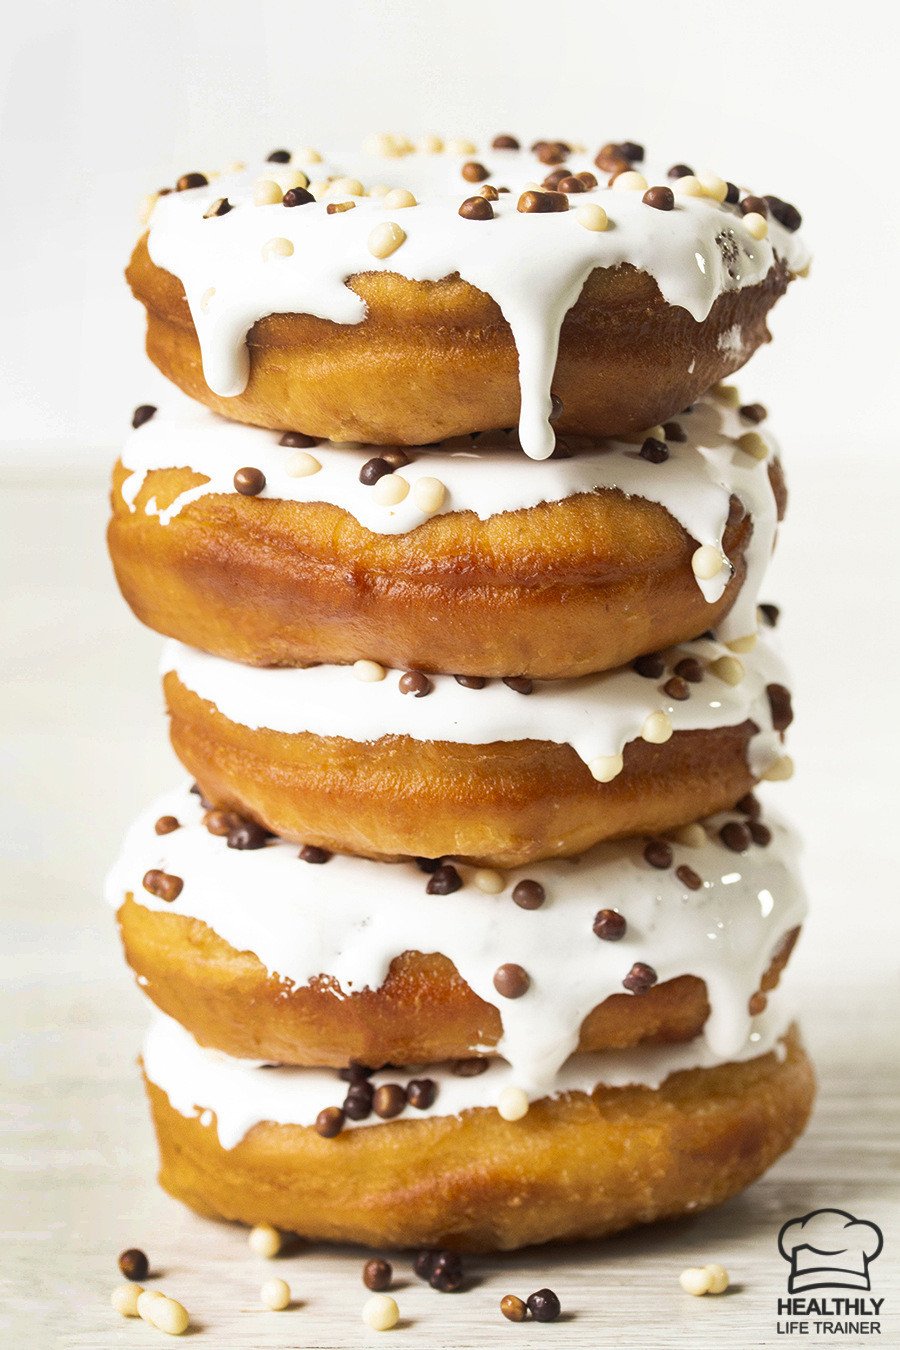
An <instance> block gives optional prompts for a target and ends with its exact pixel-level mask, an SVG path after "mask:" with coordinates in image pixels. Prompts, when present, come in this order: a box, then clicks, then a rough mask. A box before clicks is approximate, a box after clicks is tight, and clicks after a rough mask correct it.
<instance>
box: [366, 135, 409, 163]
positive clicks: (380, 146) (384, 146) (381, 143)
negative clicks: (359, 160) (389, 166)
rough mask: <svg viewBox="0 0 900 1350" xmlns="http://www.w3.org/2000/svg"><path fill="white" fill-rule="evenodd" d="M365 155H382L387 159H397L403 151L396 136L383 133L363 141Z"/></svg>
mask: <svg viewBox="0 0 900 1350" xmlns="http://www.w3.org/2000/svg"><path fill="white" fill-rule="evenodd" d="M363 154H365V155H381V156H382V157H383V158H385V159H396V158H397V157H398V156H399V155H402V154H403V151H402V150H401V148H400V146H399V144H398V143H397V137H396V136H391V135H389V133H388V132H386V131H382V132H380V133H377V134H375V135H373V136H367V137H366V139H365V140H364V141H363Z"/></svg>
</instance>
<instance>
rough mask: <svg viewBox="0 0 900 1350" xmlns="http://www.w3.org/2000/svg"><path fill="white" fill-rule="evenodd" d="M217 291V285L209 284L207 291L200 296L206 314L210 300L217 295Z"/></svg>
mask: <svg viewBox="0 0 900 1350" xmlns="http://www.w3.org/2000/svg"><path fill="white" fill-rule="evenodd" d="M215 293H216V288H215V286H207V288H206V290H205V291H204V292H203V294H202V295H201V297H200V308H201V309H202V310H203V312H204V314H205V313H206V311H207V310H208V309H209V302H210V300H211V299H212V298H213V296H214V295H215Z"/></svg>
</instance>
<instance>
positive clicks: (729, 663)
mask: <svg viewBox="0 0 900 1350" xmlns="http://www.w3.org/2000/svg"><path fill="white" fill-rule="evenodd" d="M709 668H710V670H711V671H712V673H713V675H718V677H719V679H720V680H722V681H723V682H724V683H725V684H731V685H735V684H740V682H741V680H742V679H743V678H744V667H743V664H742V663H741V662H740V661H739V660H738V659H737V657H736V656H720V657H718V658H717V659H716V660H715V661H710V663H709Z"/></svg>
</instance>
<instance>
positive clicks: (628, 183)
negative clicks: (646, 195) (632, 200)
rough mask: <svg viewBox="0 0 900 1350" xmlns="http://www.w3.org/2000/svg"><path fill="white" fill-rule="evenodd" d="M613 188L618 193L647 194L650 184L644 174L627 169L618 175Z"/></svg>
mask: <svg viewBox="0 0 900 1350" xmlns="http://www.w3.org/2000/svg"><path fill="white" fill-rule="evenodd" d="M612 186H613V187H614V188H615V190H616V191H617V192H646V191H647V187H648V183H647V180H646V178H645V177H644V175H643V174H642V173H638V172H637V171H636V170H635V169H626V170H625V172H624V173H619V174H616V176H615V178H614V179H613V181H612Z"/></svg>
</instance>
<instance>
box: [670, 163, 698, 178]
mask: <svg viewBox="0 0 900 1350" xmlns="http://www.w3.org/2000/svg"><path fill="white" fill-rule="evenodd" d="M693 176H694V170H693V169H692V168H691V167H690V166H689V165H688V164H673V165H672V167H671V169H670V170H669V172H668V173H667V175H666V177H667V178H693Z"/></svg>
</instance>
